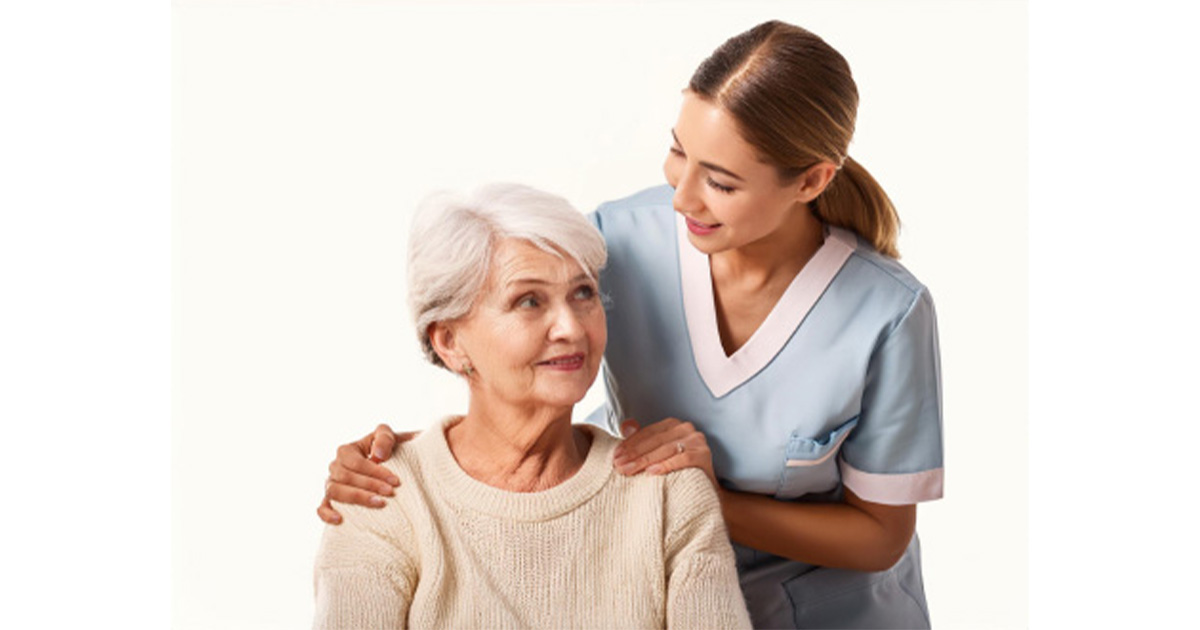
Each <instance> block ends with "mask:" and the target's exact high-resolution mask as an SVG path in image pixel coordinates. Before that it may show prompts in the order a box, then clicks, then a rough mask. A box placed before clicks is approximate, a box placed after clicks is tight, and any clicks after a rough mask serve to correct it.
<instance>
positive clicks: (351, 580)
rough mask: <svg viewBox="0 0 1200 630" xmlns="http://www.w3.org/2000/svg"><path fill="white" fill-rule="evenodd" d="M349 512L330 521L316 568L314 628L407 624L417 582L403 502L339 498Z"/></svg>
mask: <svg viewBox="0 0 1200 630" xmlns="http://www.w3.org/2000/svg"><path fill="white" fill-rule="evenodd" d="M335 507H336V508H337V510H338V511H339V512H341V513H342V515H343V516H344V517H345V518H344V520H343V522H342V524H341V525H326V526H325V532H324V534H323V535H322V537H321V545H320V548H319V550H318V551H317V560H316V564H315V568H314V571H313V589H314V591H315V593H316V614H315V616H314V618H313V628H314V629H322V630H323V629H333V628H406V627H408V607H409V604H411V603H412V598H413V591H414V590H415V589H416V586H417V576H418V571H417V566H418V565H417V562H416V558H417V554H416V549H415V543H414V536H413V531H412V527H411V525H410V523H409V521H408V518H407V517H406V516H405V514H404V511H403V509H402V507H401V506H400V502H399V501H397V500H395V499H393V500H391V501H388V502H387V504H386V505H385V506H384V507H383V508H379V509H368V508H364V507H361V506H354V505H348V504H344V503H336V502H335Z"/></svg>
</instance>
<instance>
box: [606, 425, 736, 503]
mask: <svg viewBox="0 0 1200 630" xmlns="http://www.w3.org/2000/svg"><path fill="white" fill-rule="evenodd" d="M621 435H624V436H625V441H624V442H622V443H621V444H620V445H618V446H617V449H616V451H615V452H614V453H613V466H614V467H616V469H617V471H618V472H620V473H621V474H623V475H636V474H638V473H640V472H642V471H643V470H644V471H646V472H647V473H649V474H651V475H663V474H666V473H669V472H671V471H673V470H679V469H681V468H688V467H695V468H699V469H700V470H703V471H704V474H705V475H708V480H709V481H711V482H712V483H713V486H714V487H716V488H718V489H720V485H719V484H717V476H716V474H715V473H713V465H712V451H710V450H709V449H708V440H707V439H706V438H705V437H704V434H703V433H701V432H699V431H697V430H696V427H695V426H694V425H692V423H691V422H684V421H682V420H679V419H678V418H666V419H664V420H661V421H659V422H655V423H654V424H652V425H650V426H648V427H646V428H645V429H643V428H641V426H640V425H639V424H638V422H637V420H626V421H625V422H622V423H621Z"/></svg>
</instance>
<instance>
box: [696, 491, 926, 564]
mask: <svg viewBox="0 0 1200 630" xmlns="http://www.w3.org/2000/svg"><path fill="white" fill-rule="evenodd" d="M718 494H719V495H720V497H721V512H722V513H723V514H724V515H725V524H726V526H728V527H729V535H730V537H731V538H733V540H735V541H736V542H738V543H740V544H743V545H746V546H747V547H753V548H754V549H758V550H760V551H765V552H767V553H772V554H775V555H777V556H782V557H784V558H790V559H792V560H799V561H800V562H807V563H808V564H815V565H818V566H823V567H834V568H839V569H854V570H857V571H884V570H886V569H889V568H891V567H892V565H894V564H896V562H898V561H899V560H900V558H901V556H903V555H904V550H905V549H906V548H907V547H908V544H909V542H910V541H911V540H912V537H913V531H914V530H915V529H916V524H917V506H916V505H882V504H879V503H870V502H868V501H863V500H862V499H860V498H858V496H856V495H855V494H854V493H853V492H851V491H850V490H849V489H847V490H846V499H845V502H844V503H790V502H786V501H776V500H775V499H772V498H770V497H764V496H761V495H757V494H748V493H745V492H731V491H727V490H721V491H719V492H718Z"/></svg>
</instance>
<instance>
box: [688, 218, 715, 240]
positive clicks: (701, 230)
mask: <svg viewBox="0 0 1200 630" xmlns="http://www.w3.org/2000/svg"><path fill="white" fill-rule="evenodd" d="M684 219H686V220H687V226H688V231H690V232H691V233H692V234H696V235H698V236H704V235H706V234H712V233H713V232H716V231H717V228H719V227H721V224H720V223H713V224H712V225H709V224H707V223H701V222H699V221H697V220H695V219H693V218H691V217H684Z"/></svg>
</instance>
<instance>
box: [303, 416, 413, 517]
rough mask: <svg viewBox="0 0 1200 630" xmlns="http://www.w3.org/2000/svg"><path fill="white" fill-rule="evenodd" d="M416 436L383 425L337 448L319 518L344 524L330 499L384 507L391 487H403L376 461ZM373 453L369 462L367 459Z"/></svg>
mask: <svg viewBox="0 0 1200 630" xmlns="http://www.w3.org/2000/svg"><path fill="white" fill-rule="evenodd" d="M414 435H416V433H401V434H400V435H396V434H395V433H394V432H393V431H392V428H391V427H389V426H388V425H386V424H381V425H379V426H378V427H376V428H375V431H374V432H373V433H369V434H367V435H366V436H364V437H363V438H362V439H361V440H359V441H357V442H351V443H349V444H343V445H341V446H339V447H338V450H337V457H336V458H335V459H334V460H333V461H332V462H330V463H329V478H328V479H326V480H325V498H324V499H323V500H322V501H321V505H319V506H317V516H319V517H321V520H323V521H325V522H326V523H329V524H330V525H337V524H338V523H340V522H342V515H341V514H339V513H338V511H337V510H335V509H333V505H332V504H331V503H330V500H334V501H341V502H342V503H354V504H357V505H365V506H368V507H382V506H383V497H384V496H392V487H393V486H398V485H400V480H399V479H397V478H396V476H395V474H393V473H392V471H390V470H388V469H387V468H385V467H384V466H381V465H379V464H378V463H377V462H381V461H384V460H385V459H389V458H390V457H391V456H392V451H394V450H395V448H396V446H397V445H399V444H400V443H403V442H407V441H409V440H411V439H412V438H413V436H414ZM367 453H370V454H371V455H370V459H367Z"/></svg>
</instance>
